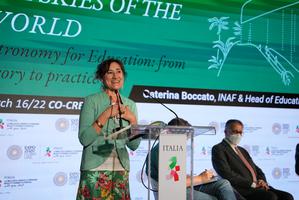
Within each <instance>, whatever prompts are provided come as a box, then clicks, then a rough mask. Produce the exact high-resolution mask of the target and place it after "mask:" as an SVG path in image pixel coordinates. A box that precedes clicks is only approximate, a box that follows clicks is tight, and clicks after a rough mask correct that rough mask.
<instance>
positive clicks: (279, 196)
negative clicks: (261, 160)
mask: <svg viewBox="0 0 299 200" xmlns="http://www.w3.org/2000/svg"><path fill="white" fill-rule="evenodd" d="M243 128H244V127H243V123H242V122H241V121H239V120H236V119H231V120H228V121H227V122H226V124H225V130H224V133H225V138H224V139H223V140H222V142H221V143H219V144H217V145H215V146H213V148H212V163H213V166H214V169H215V170H216V172H217V173H218V174H219V175H220V176H221V177H222V178H226V179H228V180H229V181H230V183H231V184H232V186H233V187H234V188H235V189H236V190H237V191H238V192H239V193H240V194H241V195H242V196H243V197H245V198H246V199H247V200H257V199H263V200H293V196H292V195H291V194H289V193H287V192H284V191H280V190H277V189H274V188H273V187H271V186H269V185H268V183H267V180H266V177H265V174H264V173H263V171H262V170H261V169H260V168H259V167H258V166H257V165H255V163H254V162H253V160H252V159H251V157H250V155H249V153H248V152H247V151H246V150H245V149H244V148H242V147H240V146H238V144H239V142H240V140H241V138H242V135H243Z"/></svg>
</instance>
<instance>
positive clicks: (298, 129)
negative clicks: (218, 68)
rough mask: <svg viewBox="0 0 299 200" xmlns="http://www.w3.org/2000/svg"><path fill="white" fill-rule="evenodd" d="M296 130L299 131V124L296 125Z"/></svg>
mask: <svg viewBox="0 0 299 200" xmlns="http://www.w3.org/2000/svg"><path fill="white" fill-rule="evenodd" d="M296 132H297V133H299V125H297V126H296Z"/></svg>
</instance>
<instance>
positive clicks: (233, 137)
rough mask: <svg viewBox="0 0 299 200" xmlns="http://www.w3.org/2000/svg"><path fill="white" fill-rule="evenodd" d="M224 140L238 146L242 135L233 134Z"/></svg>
mask: <svg viewBox="0 0 299 200" xmlns="http://www.w3.org/2000/svg"><path fill="white" fill-rule="evenodd" d="M226 139H228V141H230V142H231V143H232V144H234V145H238V144H239V143H240V141H241V139H242V135H241V134H233V135H229V136H227V137H226Z"/></svg>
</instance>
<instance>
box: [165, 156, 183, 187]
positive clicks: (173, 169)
mask: <svg viewBox="0 0 299 200" xmlns="http://www.w3.org/2000/svg"><path fill="white" fill-rule="evenodd" d="M169 162H170V163H169V165H168V166H169V169H170V174H169V175H168V176H167V179H173V181H174V182H176V181H179V174H178V171H180V170H181V167H180V166H179V165H177V157H176V156H173V157H171V158H170V159H169Z"/></svg>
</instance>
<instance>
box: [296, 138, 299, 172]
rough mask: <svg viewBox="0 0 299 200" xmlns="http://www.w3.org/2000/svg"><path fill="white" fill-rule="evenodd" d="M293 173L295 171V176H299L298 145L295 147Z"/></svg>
mask: <svg viewBox="0 0 299 200" xmlns="http://www.w3.org/2000/svg"><path fill="white" fill-rule="evenodd" d="M295 171H296V174H297V175H299V143H298V144H297V145H296V154H295Z"/></svg>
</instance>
